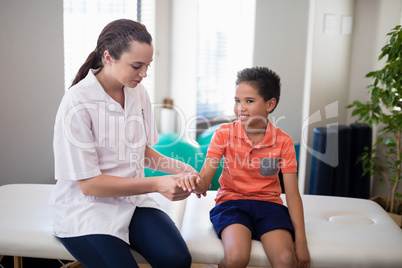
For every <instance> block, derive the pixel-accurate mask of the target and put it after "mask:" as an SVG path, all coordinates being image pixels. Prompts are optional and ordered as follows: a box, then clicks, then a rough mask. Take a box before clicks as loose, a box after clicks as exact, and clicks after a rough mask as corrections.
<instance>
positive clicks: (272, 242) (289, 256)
mask: <svg viewBox="0 0 402 268" xmlns="http://www.w3.org/2000/svg"><path fill="white" fill-rule="evenodd" d="M260 240H261V242H262V244H263V247H264V251H265V254H267V257H268V259H269V262H270V263H271V265H272V267H296V265H297V260H296V253H295V249H294V245H293V238H292V235H291V234H290V232H289V231H288V230H285V229H274V230H272V231H269V232H266V233H265V234H263V235H262V236H261V238H260Z"/></svg>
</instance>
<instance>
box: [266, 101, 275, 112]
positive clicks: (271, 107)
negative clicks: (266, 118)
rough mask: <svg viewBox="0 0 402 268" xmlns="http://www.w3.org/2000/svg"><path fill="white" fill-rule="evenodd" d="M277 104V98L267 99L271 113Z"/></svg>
mask: <svg viewBox="0 0 402 268" xmlns="http://www.w3.org/2000/svg"><path fill="white" fill-rule="evenodd" d="M275 106H276V99H275V98H272V99H270V100H268V101H267V112H268V113H270V112H272V110H273V109H274V108H275Z"/></svg>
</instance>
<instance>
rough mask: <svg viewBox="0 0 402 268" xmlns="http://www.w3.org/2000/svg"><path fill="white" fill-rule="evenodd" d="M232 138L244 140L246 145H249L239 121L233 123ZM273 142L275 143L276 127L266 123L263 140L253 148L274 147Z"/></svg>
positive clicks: (249, 141)
mask: <svg viewBox="0 0 402 268" xmlns="http://www.w3.org/2000/svg"><path fill="white" fill-rule="evenodd" d="M234 136H235V137H237V138H239V139H244V140H245V141H246V142H247V143H249V144H251V140H250V139H249V137H248V136H247V134H246V131H245V130H244V127H243V126H242V124H241V123H240V122H239V121H235V122H234ZM275 142H276V127H275V126H274V125H273V124H272V123H271V122H269V121H268V125H267V130H266V131H265V137H264V139H263V140H262V141H261V142H260V143H258V144H257V145H254V147H256V148H263V147H269V146H272V145H274V144H275Z"/></svg>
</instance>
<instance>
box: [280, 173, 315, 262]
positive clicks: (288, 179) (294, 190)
mask: <svg viewBox="0 0 402 268" xmlns="http://www.w3.org/2000/svg"><path fill="white" fill-rule="evenodd" d="M283 184H284V186H285V196H286V203H287V206H288V209H289V214H290V218H291V220H292V223H293V227H294V229H295V249H296V256H297V262H298V267H309V266H310V253H309V251H308V248H307V238H306V230H305V225H304V212H303V203H302V199H301V196H300V192H299V187H298V182H297V174H296V173H285V174H283Z"/></svg>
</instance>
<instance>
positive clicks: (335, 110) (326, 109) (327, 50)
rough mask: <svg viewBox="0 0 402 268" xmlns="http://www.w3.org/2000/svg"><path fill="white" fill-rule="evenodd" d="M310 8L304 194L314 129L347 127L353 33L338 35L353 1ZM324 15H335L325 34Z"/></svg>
mask: <svg viewBox="0 0 402 268" xmlns="http://www.w3.org/2000/svg"><path fill="white" fill-rule="evenodd" d="M310 8H311V12H310V16H311V17H310V22H311V23H312V25H310V28H309V30H310V31H311V32H310V35H309V38H310V40H309V46H308V48H307V49H308V54H309V56H308V58H307V62H308V63H309V64H311V65H310V68H309V69H308V70H307V72H306V77H305V79H306V80H309V81H308V83H306V88H305V89H304V107H303V117H302V123H303V125H302V128H301V133H302V143H301V148H300V149H301V153H300V164H301V166H300V168H299V185H300V188H301V190H302V191H303V190H304V192H308V187H309V178H310V166H311V150H312V149H311V148H312V142H313V131H314V128H316V127H326V126H327V125H330V124H338V125H344V124H346V115H347V111H346V109H345V107H346V106H347V105H348V88H349V71H350V67H349V66H350V57H351V46H352V34H342V33H341V19H342V16H353V17H354V0H339V1H331V0H316V1H314V0H312V1H310ZM327 14H330V15H332V16H334V19H335V27H334V30H333V32H327V31H325V32H324V19H325V16H326V15H327ZM355 19H356V18H355ZM313 115H316V116H318V117H314V118H313V117H312V116H313Z"/></svg>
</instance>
